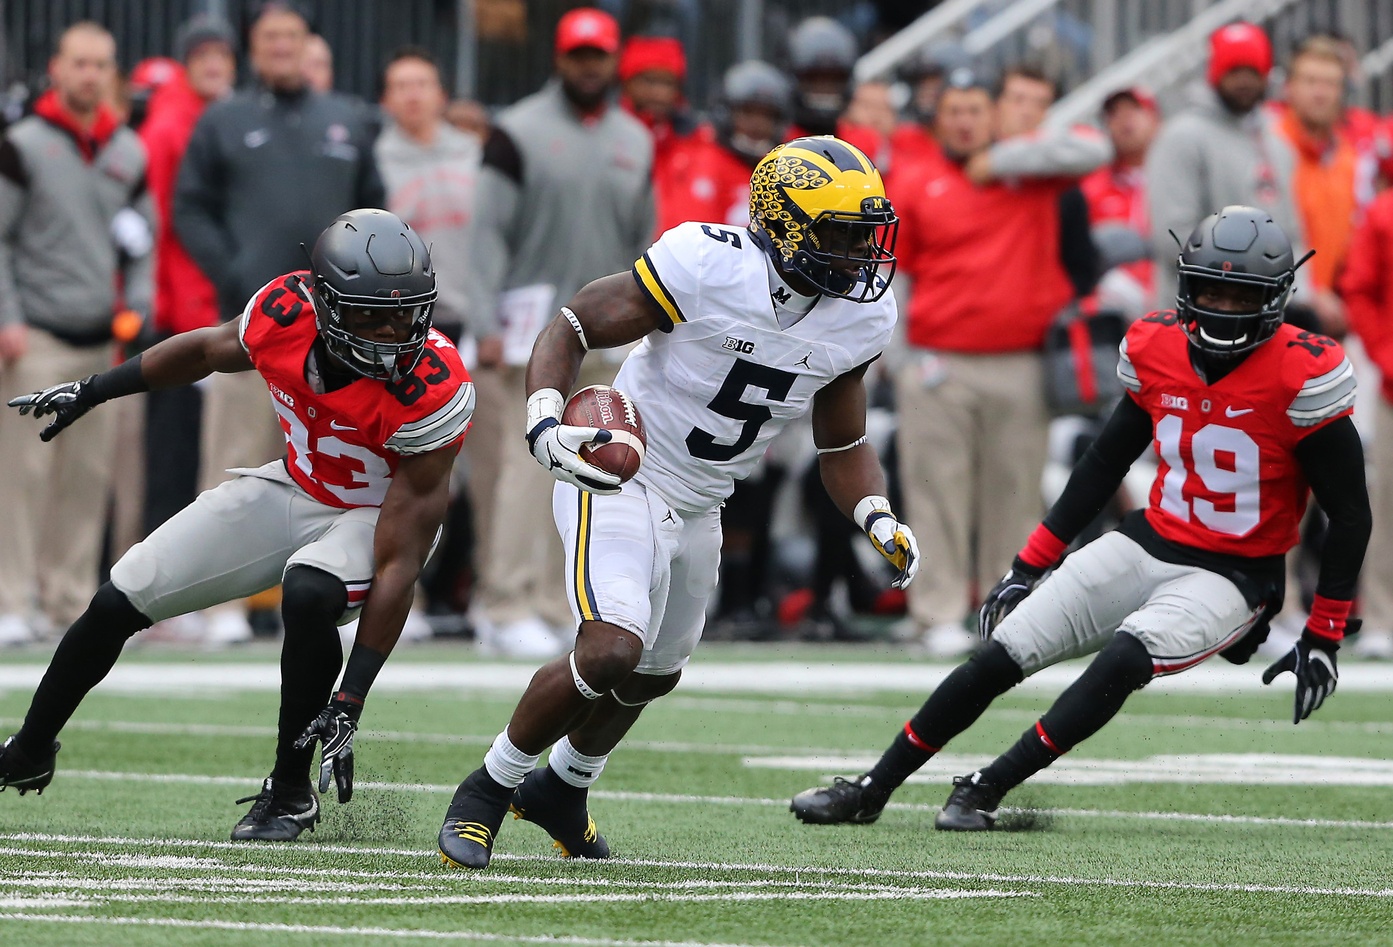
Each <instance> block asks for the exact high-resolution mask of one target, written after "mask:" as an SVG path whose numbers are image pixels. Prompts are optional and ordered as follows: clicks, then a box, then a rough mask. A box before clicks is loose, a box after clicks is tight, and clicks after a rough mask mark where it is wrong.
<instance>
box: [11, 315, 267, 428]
mask: <svg viewBox="0 0 1393 947" xmlns="http://www.w3.org/2000/svg"><path fill="white" fill-rule="evenodd" d="M252 367H253V366H252V360H251V356H249V355H248V354H247V352H246V350H245V349H243V348H242V341H241V338H240V337H239V335H238V321H237V320H235V319H234V320H233V321H231V322H225V323H223V324H222V325H220V326H215V327H209V328H206V329H194V330H193V331H191V332H184V333H180V334H179V335H176V336H172V337H171V338H168V339H165V340H164V341H163V342H160V343H158V344H156V345H153V346H151V347H150V348H148V349H146V350H145V351H144V352H142V353H140V354H139V355H136V356H135V357H134V358H131V359H127V360H126V361H124V362H122V363H121V364H120V365H117V366H116V367H115V368H112V369H108V370H107V371H104V372H102V373H101V374H99V375H88V376H87V377H86V378H83V379H81V380H79V381H68V382H64V383H63V384H61V385H54V386H53V387H51V388H45V389H44V390H43V391H35V392H33V393H32V394H27V395H20V396H19V397H18V398H12V399H11V400H10V401H9V406H10V407H12V408H18V409H19V413H20V414H29V413H30V412H31V411H32V412H33V414H34V417H36V418H41V417H43V416H44V415H47V414H52V415H53V420H52V421H50V422H49V423H48V426H46V427H45V428H44V429H43V430H42V431H40V432H39V437H40V438H42V439H43V440H45V441H51V440H53V439H54V438H55V437H57V436H58V434H59V432H61V431H62V430H63V429H64V428H66V427H67V426H68V425H70V424H72V423H73V422H74V421H76V420H77V419H78V418H80V417H82V416H83V415H84V414H86V413H87V412H88V411H91V410H92V409H93V408H95V407H96V406H97V405H99V404H102V403H103V402H106V401H110V400H111V399H113V398H121V397H124V396H126V395H133V394H138V393H139V392H142V391H151V390H154V389H159V388H177V387H179V386H180V385H189V384H192V383H193V382H196V381H198V380H199V379H200V378H207V377H208V376H209V375H211V374H212V373H213V372H245V371H249V370H250V369H251V368H252Z"/></svg>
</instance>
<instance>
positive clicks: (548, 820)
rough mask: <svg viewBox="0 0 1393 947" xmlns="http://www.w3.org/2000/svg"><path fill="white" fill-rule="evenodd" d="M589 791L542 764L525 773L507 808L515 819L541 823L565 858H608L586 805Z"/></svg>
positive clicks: (607, 852)
mask: <svg viewBox="0 0 1393 947" xmlns="http://www.w3.org/2000/svg"><path fill="white" fill-rule="evenodd" d="M589 795H590V793H589V791H588V790H585V789H577V788H576V787H575V786H572V785H571V784H570V783H568V782H566V781H565V780H564V779H562V778H561V777H560V776H557V775H556V773H555V772H553V771H552V768H551V767H550V766H543V767H542V768H541V769H534V770H533V771H532V772H530V773H528V774H527V778H526V779H524V780H523V781H522V785H521V786H519V787H518V788H517V792H515V793H513V801H512V803H511V804H510V805H509V806H508V811H509V812H511V813H512V814H513V818H514V819H526V820H527V821H528V822H533V823H536V824H537V825H540V826H541V827H542V829H543V830H544V831H545V832H546V833H547V834H548V835H550V836H551V840H552V844H553V846H554V847H555V848H559V849H561V854H562V855H564V856H566V857H567V858H608V857H609V843H608V842H606V841H605V837H604V836H603V835H601V834H600V833H599V831H598V830H597V829H596V828H595V820H594V819H592V818H591V817H590V810H589V809H588V808H587V806H586V797H587V796H589Z"/></svg>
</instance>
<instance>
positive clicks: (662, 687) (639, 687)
mask: <svg viewBox="0 0 1393 947" xmlns="http://www.w3.org/2000/svg"><path fill="white" fill-rule="evenodd" d="M681 679H682V672H681V671H677V672H676V673H673V674H663V675H660V676H655V675H652V674H630V675H629V676H628V677H626V678H624V680H623V682H622V683H620V684H618V685H617V686H616V687H615V688H614V689H613V690H611V691H610V692H609V696H610V697H613V698H614V702H615V703H617V704H619V705H620V706H622V707H642V706H644V705H645V704H648V703H651V702H653V701H655V700H657V699H658V698H659V697H665V696H667V695H668V694H670V693H672V689H673V688H674V687H676V686H677V682H678V681H679V680H681Z"/></svg>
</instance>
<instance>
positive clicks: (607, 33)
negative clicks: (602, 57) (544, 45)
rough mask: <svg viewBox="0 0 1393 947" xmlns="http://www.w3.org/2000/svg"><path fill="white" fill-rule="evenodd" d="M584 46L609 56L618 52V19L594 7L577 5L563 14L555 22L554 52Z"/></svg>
mask: <svg viewBox="0 0 1393 947" xmlns="http://www.w3.org/2000/svg"><path fill="white" fill-rule="evenodd" d="M584 48H590V49H598V50H600V51H601V52H604V53H609V54H610V55H611V56H612V55H614V54H615V53H617V52H619V21H618V20H616V19H615V18H614V17H612V16H610V15H609V14H608V13H606V12H605V11H603V10H596V9H595V8H594V7H578V8H577V9H575V10H572V11H571V12H569V13H567V14H566V15H565V16H563V17H562V18H561V22H560V23H558V24H556V54H557V55H558V56H561V55H565V54H566V53H569V52H571V51H573V50H577V49H584Z"/></svg>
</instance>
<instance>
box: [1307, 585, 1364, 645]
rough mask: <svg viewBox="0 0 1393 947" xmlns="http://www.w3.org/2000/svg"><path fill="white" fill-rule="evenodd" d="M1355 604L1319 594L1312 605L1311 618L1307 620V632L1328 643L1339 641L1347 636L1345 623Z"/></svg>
mask: <svg viewBox="0 0 1393 947" xmlns="http://www.w3.org/2000/svg"><path fill="white" fill-rule="evenodd" d="M1353 604H1354V603H1353V602H1347V601H1342V600H1341V599H1337V598H1326V597H1325V596H1324V595H1320V594H1317V595H1316V597H1315V601H1313V602H1312V603H1311V617H1309V618H1307V619H1306V630H1307V631H1309V632H1310V633H1311V634H1313V635H1315V636H1316V637H1318V638H1323V639H1325V640H1326V641H1339V640H1340V639H1341V638H1343V637H1344V636H1345V622H1346V621H1348V620H1349V611H1350V607H1351V606H1352V605H1353Z"/></svg>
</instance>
